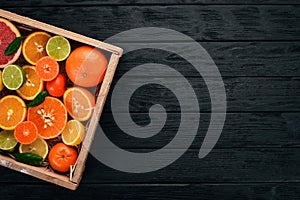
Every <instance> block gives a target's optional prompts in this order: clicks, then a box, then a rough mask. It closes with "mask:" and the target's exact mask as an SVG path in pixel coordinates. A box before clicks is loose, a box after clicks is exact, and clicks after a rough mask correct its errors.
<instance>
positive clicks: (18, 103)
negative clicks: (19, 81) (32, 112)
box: [0, 95, 26, 130]
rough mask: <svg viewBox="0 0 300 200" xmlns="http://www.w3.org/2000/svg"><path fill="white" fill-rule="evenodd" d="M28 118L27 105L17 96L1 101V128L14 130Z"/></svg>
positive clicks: (4, 98) (10, 96) (8, 96)
mask: <svg viewBox="0 0 300 200" xmlns="http://www.w3.org/2000/svg"><path fill="white" fill-rule="evenodd" d="M25 118H26V104H25V103H24V101H23V100H22V99H21V98H20V97H18V96H15V95H7V96H5V97H3V98H2V99H1V100H0V128H2V129H4V130H13V129H14V128H15V127H16V126H17V125H18V124H19V123H21V122H22V121H24V120H25Z"/></svg>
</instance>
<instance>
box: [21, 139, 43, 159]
mask: <svg viewBox="0 0 300 200" xmlns="http://www.w3.org/2000/svg"><path fill="white" fill-rule="evenodd" d="M19 151H20V153H34V154H37V155H39V156H41V157H43V158H44V159H45V158H46V157H47V155H48V151H49V150H48V144H47V142H46V141H45V140H44V139H42V138H37V139H36V140H35V141H34V142H33V143H31V144H20V147H19Z"/></svg>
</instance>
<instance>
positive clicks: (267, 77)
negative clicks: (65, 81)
mask: <svg viewBox="0 0 300 200" xmlns="http://www.w3.org/2000/svg"><path fill="white" fill-rule="evenodd" d="M0 7H1V8H3V9H7V10H9V11H12V12H15V13H18V14H21V15H24V16H28V17H31V18H33V19H37V20H40V21H43V22H46V23H50V24H53V25H56V26H58V27H61V28H64V29H68V30H71V31H74V32H78V33H80V34H83V35H87V36H90V37H93V38H96V39H99V40H105V39H106V38H108V37H110V36H113V35H115V34H117V33H119V32H121V31H126V30H129V29H132V28H138V27H149V26H155V27H163V28H170V29H173V30H176V31H179V32H182V33H184V34H186V35H188V36H190V37H192V38H193V39H194V40H196V41H198V42H199V43H200V44H201V45H202V46H203V47H204V48H205V49H206V50H207V51H208V53H209V54H210V55H211V57H212V58H213V60H214V61H215V63H216V65H217V66H218V68H219V70H220V72H221V74H222V77H223V80H224V83H225V87H226V93H227V101H228V114H227V118H226V122H225V127H224V130H223V132H222V135H221V137H220V139H219V141H218V143H217V145H216V147H215V148H214V149H213V151H212V152H211V153H210V154H209V155H208V156H207V157H205V158H204V159H201V160H200V159H198V158H197V155H198V151H199V148H200V145H201V143H202V140H203V137H204V135H205V133H206V130H207V127H208V123H209V117H210V114H209V113H210V101H209V95H208V92H207V88H206V87H205V83H204V82H203V80H202V79H201V77H200V76H199V74H198V73H196V72H195V70H194V69H193V68H192V66H190V65H189V64H188V62H186V61H185V60H183V59H182V58H180V57H178V56H176V55H175V54H172V53H170V52H165V51H160V50H153V49H145V50H140V51H135V52H132V53H129V54H126V55H124V57H122V59H121V61H120V64H119V67H118V70H117V72H116V77H115V82H114V84H115V83H116V81H117V80H118V79H119V78H120V77H121V76H122V75H123V74H124V73H125V72H127V71H128V70H130V69H131V68H133V67H134V66H137V65H140V64H143V63H148V62H157V63H162V64H166V65H169V66H171V67H173V68H174V69H176V70H177V71H179V72H180V73H181V74H183V75H184V76H185V78H186V79H187V80H188V81H189V82H190V83H191V85H192V86H193V88H194V90H195V92H196V94H197V96H198V99H199V102H200V107H201V109H202V111H203V113H202V115H201V116H202V117H201V121H200V128H199V130H198V134H197V137H196V139H195V140H194V143H193V144H192V146H191V147H190V149H189V150H188V151H187V152H186V153H185V154H184V155H183V156H182V157H181V158H180V159H178V160H177V161H176V162H174V163H173V164H171V165H170V166H168V167H166V168H164V169H161V170H159V171H155V172H150V173H145V174H130V173H124V172H119V171H116V170H114V169H111V168H109V167H106V166H105V165H103V164H102V163H100V162H99V161H97V160H96V159H95V158H94V157H92V156H89V157H88V161H87V164H86V170H85V172H84V176H83V179H82V182H81V184H80V186H79V188H78V189H77V190H76V191H69V190H67V189H64V188H61V187H58V186H56V185H53V184H49V183H46V182H43V181H40V180H38V179H35V178H32V177H30V176H27V175H24V174H21V173H17V172H15V171H11V170H9V169H6V168H3V167H1V168H0V198H1V199H6V200H8V199H15V198H19V199H144V198H148V199H177V198H184V199H299V198H300V156H299V155H300V123H299V122H300V1H298V0H265V1H263V0H253V1H251V0H165V1H158V0H153V1H151V0H144V1H142V0H125V1H121V0H105V1H97V0H88V1H80V0H74V1H71V0H52V1H50V0H33V1H27V0H13V1H1V2H0ZM175 42H176V41H175ZM183 45H188V44H183ZM145 76H146V75H145V74H140V75H139V76H137V77H133V78H140V79H143V77H145ZM162 78H165V79H170V80H169V81H173V82H174V84H178V83H177V82H176V77H168V76H162ZM114 84H113V85H114ZM178 86H179V87H180V84H178ZM151 103H161V104H162V105H164V107H165V108H166V110H167V111H168V120H167V124H166V125H165V128H164V129H163V131H162V133H160V134H158V135H157V136H155V137H153V138H150V141H147V140H137V139H134V138H132V137H129V136H128V135H126V134H124V133H123V132H122V131H121V130H120V129H119V128H118V127H117V125H116V124H115V122H114V119H113V117H112V114H111V109H110V97H108V100H107V103H106V106H105V109H104V114H103V116H102V118H101V121H100V124H101V125H102V127H103V129H104V130H105V132H106V134H107V135H108V136H109V138H110V139H111V140H112V141H113V142H114V143H116V144H117V145H118V146H120V147H122V148H124V149H130V150H132V151H152V150H155V149H158V148H161V147H163V146H164V145H166V144H167V143H168V142H169V141H171V140H172V137H174V135H175V134H176V130H177V128H178V124H179V122H180V112H183V111H186V112H192V111H193V108H187V110H181V109H180V107H179V104H178V101H177V100H176V97H175V96H174V95H173V94H172V92H170V91H169V90H167V89H166V88H164V87H160V86H157V85H148V86H144V87H142V88H140V89H139V90H138V91H137V92H136V93H135V94H134V96H133V97H132V99H131V102H130V110H131V112H132V118H133V119H134V121H135V122H136V123H137V124H140V125H146V124H148V123H149V116H148V108H149V105H151ZM120 112H122V111H121V110H120ZM158 114H159V113H158ZM191 123H192V122H191ZM178 148H181V147H180V146H179V147H178ZM170 151H171V150H170ZM172 151H176V149H175V150H174V149H173V150H172Z"/></svg>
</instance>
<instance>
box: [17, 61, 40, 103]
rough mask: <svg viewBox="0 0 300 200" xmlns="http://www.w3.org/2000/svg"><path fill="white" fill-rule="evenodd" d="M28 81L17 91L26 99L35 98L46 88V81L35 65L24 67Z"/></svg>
mask: <svg viewBox="0 0 300 200" xmlns="http://www.w3.org/2000/svg"><path fill="white" fill-rule="evenodd" d="M23 70H24V72H25V76H26V81H25V83H24V84H23V85H22V86H21V87H20V88H19V89H18V90H17V93H18V94H19V95H20V96H21V97H22V98H23V99H25V100H33V99H34V98H35V97H36V96H37V95H38V94H39V93H40V92H41V91H43V89H44V81H43V80H42V79H40V77H39V76H38V75H37V73H36V71H35V67H34V66H29V65H26V66H24V67H23Z"/></svg>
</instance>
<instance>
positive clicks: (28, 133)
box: [14, 121, 38, 144]
mask: <svg viewBox="0 0 300 200" xmlns="http://www.w3.org/2000/svg"><path fill="white" fill-rule="evenodd" d="M14 136H15V138H16V140H17V141H18V142H20V143H21V144H30V143H32V142H34V141H35V140H36V138H37V137H38V130H37V127H36V125H35V124H34V123H33V122H31V121H23V122H21V123H19V124H18V125H17V126H16V128H15V130H14Z"/></svg>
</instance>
